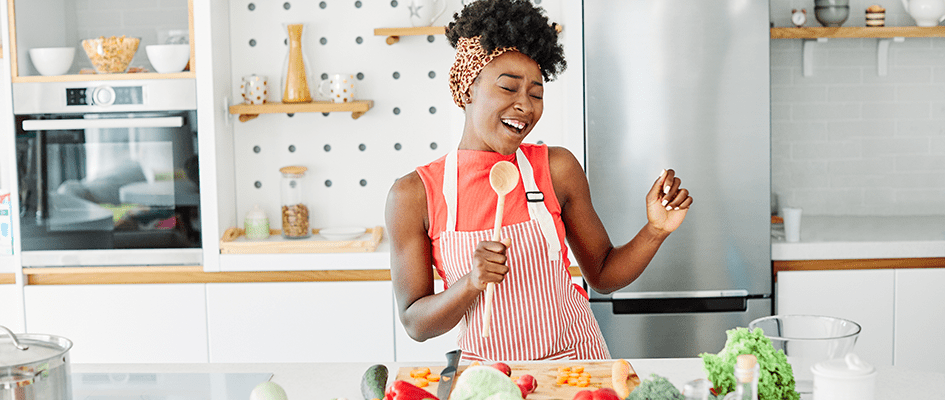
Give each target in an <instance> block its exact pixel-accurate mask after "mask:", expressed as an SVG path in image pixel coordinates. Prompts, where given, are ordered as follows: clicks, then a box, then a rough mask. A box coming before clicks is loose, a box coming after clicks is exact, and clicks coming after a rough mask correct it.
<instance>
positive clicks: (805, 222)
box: [771, 215, 945, 261]
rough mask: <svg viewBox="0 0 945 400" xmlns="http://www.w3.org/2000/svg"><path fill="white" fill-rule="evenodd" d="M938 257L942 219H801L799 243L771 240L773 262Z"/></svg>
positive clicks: (944, 239) (944, 250) (942, 252)
mask: <svg viewBox="0 0 945 400" xmlns="http://www.w3.org/2000/svg"><path fill="white" fill-rule="evenodd" d="M772 231H773V232H776V228H773V229H772ZM939 257H945V216H901V217H872V216H867V217H859V216H815V215H812V216H803V217H801V240H800V242H796V243H788V242H785V241H784V238H783V234H782V235H781V236H780V237H774V236H773V237H772V239H771V259H772V260H774V261H790V260H844V259H846V260H849V259H897V258H909V259H912V258H939Z"/></svg>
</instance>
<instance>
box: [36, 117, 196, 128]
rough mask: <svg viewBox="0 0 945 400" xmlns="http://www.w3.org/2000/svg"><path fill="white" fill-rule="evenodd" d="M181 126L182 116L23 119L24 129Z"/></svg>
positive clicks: (182, 123)
mask: <svg viewBox="0 0 945 400" xmlns="http://www.w3.org/2000/svg"><path fill="white" fill-rule="evenodd" d="M182 126H184V117H157V118H102V119H85V118H83V119H30V120H25V121H23V130H24V131H54V130H72V129H94V128H180V127H182Z"/></svg>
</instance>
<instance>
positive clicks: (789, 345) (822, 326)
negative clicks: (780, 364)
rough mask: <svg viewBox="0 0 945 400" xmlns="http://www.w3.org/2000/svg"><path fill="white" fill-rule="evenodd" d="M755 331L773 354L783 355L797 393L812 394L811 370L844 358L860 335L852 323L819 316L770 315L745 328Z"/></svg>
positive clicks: (856, 324) (859, 329) (752, 322)
mask: <svg viewBox="0 0 945 400" xmlns="http://www.w3.org/2000/svg"><path fill="white" fill-rule="evenodd" d="M755 328H761V330H762V331H763V332H764V335H765V337H767V338H768V339H771V345H772V346H774V349H775V350H783V351H784V354H785V355H786V356H787V357H788V361H789V362H790V363H791V367H792V369H793V370H794V379H795V381H796V382H797V391H798V392H800V393H811V392H812V391H813V373H812V372H811V367H813V366H814V364H817V363H819V362H821V361H825V360H831V359H835V358H843V357H844V356H846V355H847V354H848V353H850V351H852V350H853V346H854V345H855V344H856V339H857V337H859V335H860V332H861V331H862V328H861V327H860V324H858V323H856V322H853V321H850V320H848V319H843V318H837V317H828V316H822V315H772V316H770V317H764V318H758V319H756V320H754V321H751V323H749V324H748V329H755Z"/></svg>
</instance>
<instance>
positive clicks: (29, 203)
mask: <svg viewBox="0 0 945 400" xmlns="http://www.w3.org/2000/svg"><path fill="white" fill-rule="evenodd" d="M18 119H19V120H18V121H17V122H18V124H17V158H18V160H17V161H18V168H19V171H18V172H19V173H18V176H19V179H20V182H19V183H20V188H21V190H20V205H21V206H20V225H21V226H20V228H21V232H22V235H21V237H22V238H23V240H22V249H23V252H24V253H23V256H24V265H31V264H32V265H35V266H48V265H87V264H88V265H141V264H142V263H144V264H152V263H153V264H162V265H164V264H191V263H196V264H199V263H200V261H201V257H200V250H199V249H200V246H201V243H200V201H199V197H200V196H199V191H198V183H197V182H198V177H197V168H196V165H197V155H196V149H197V145H196V141H197V137H196V113H195V112H192V111H184V112H136V113H97V114H85V115H79V116H76V115H48V114H47V115H27V116H21V117H18ZM158 249H182V250H183V249H193V250H192V251H187V250H183V251H181V252H167V251H166V250H164V251H158ZM67 250H69V252H66V253H64V252H63V251H67ZM71 250H98V252H94V251H93V252H75V251H71ZM142 251H146V252H147V253H149V257H148V258H147V259H143V258H142V255H143V254H141V253H142ZM77 257H78V258H79V259H77ZM154 257H157V258H158V259H155V258H154ZM160 259H163V260H160Z"/></svg>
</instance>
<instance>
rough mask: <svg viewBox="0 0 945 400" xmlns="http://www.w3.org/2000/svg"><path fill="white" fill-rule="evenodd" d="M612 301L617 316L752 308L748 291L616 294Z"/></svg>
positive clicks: (736, 310)
mask: <svg viewBox="0 0 945 400" xmlns="http://www.w3.org/2000/svg"><path fill="white" fill-rule="evenodd" d="M597 301H598V302H602V301H609V302H610V303H611V306H612V307H613V313H614V314H615V315H626V314H689V313H733V312H736V313H741V312H745V311H746V310H747V309H748V291H747V290H699V291H691V292H637V293H614V294H613V296H612V298H611V299H610V300H604V299H600V300H597Z"/></svg>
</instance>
